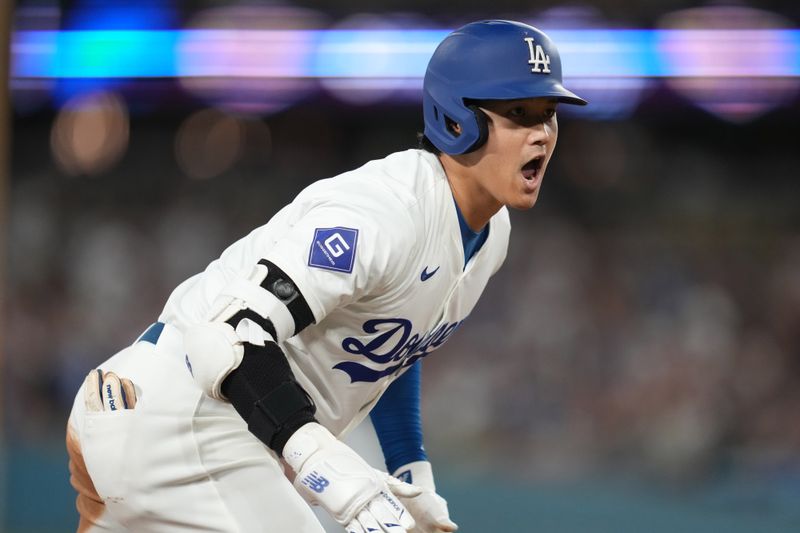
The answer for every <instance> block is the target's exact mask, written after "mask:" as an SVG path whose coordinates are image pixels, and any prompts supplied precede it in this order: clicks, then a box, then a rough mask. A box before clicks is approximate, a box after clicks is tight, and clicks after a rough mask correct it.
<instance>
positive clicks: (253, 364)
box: [222, 342, 316, 455]
mask: <svg viewBox="0 0 800 533" xmlns="http://www.w3.org/2000/svg"><path fill="white" fill-rule="evenodd" d="M222 393H223V394H224V395H225V396H226V397H227V398H228V399H229V400H230V402H231V404H232V405H233V407H234V408H235V409H236V411H237V412H238V413H239V414H240V415H241V417H242V418H244V419H245V421H246V422H247V428H248V429H249V430H250V432H251V433H253V435H255V436H256V437H258V439H259V440H260V441H261V442H263V443H264V444H266V445H267V446H269V447H270V448H272V449H273V450H275V452H277V453H278V455H281V454H282V453H283V447H284V446H285V445H286V441H288V440H289V437H291V436H292V434H293V433H294V432H295V431H296V430H297V429H298V428H300V427H301V426H303V425H305V424H307V423H309V422H315V421H316V419H315V418H314V413H315V412H316V406H315V405H314V402H313V401H312V400H311V397H310V396H309V395H308V393H306V391H305V390H304V389H303V388H302V387H301V386H300V384H299V383H297V380H296V379H295V377H294V374H293V373H292V369H291V368H290V367H289V362H288V361H287V360H286V356H285V355H284V353H283V351H282V350H281V349H280V347H279V346H278V345H277V344H275V343H274V342H267V343H266V345H265V346H256V345H253V344H250V343H245V344H244V357H243V358H242V363H241V364H240V365H239V366H238V367H237V368H236V369H235V370H234V371H233V372H231V373H230V374H228V377H226V378H225V380H224V381H223V382H222Z"/></svg>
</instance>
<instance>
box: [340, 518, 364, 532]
mask: <svg viewBox="0 0 800 533" xmlns="http://www.w3.org/2000/svg"><path fill="white" fill-rule="evenodd" d="M344 529H345V531H347V533H366V531H364V528H363V527H361V524H359V523H358V518H357V517H356V518H353V520H352V521H351V522H350V523H349V524H347V526H345V528H344Z"/></svg>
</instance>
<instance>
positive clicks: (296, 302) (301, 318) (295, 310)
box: [234, 259, 314, 335]
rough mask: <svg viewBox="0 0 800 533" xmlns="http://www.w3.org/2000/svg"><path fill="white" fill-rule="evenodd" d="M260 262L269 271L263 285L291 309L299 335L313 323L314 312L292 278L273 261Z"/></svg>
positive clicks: (295, 329)
mask: <svg viewBox="0 0 800 533" xmlns="http://www.w3.org/2000/svg"><path fill="white" fill-rule="evenodd" d="M258 264H259V265H264V266H266V267H267V271H268V273H267V277H266V278H264V281H262V282H261V286H262V287H263V288H264V289H266V290H268V291H269V292H271V293H272V294H274V295H275V296H276V297H277V298H278V299H279V300H280V301H282V302H283V303H284V305H285V306H286V307H287V308H288V309H289V312H290V313H291V314H292V318H293V319H294V334H295V335H297V334H298V333H300V332H301V331H303V330H304V329H305V328H306V326H308V325H309V324H313V323H314V314H313V313H312V312H311V308H310V307H308V303H306V299H305V298H303V295H302V294H300V290H299V289H298V288H297V285H295V283H294V281H292V278H290V277H289V276H288V274H286V273H285V272H284V271H283V270H281V269H280V268H278V266H277V265H275V263H273V262H272V261H269V260H267V259H262V260H261V261H259V262H258ZM234 327H236V326H234Z"/></svg>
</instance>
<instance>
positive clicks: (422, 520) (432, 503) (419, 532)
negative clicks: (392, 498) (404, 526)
mask: <svg viewBox="0 0 800 533" xmlns="http://www.w3.org/2000/svg"><path fill="white" fill-rule="evenodd" d="M394 477H396V478H398V479H401V480H403V481H408V482H410V483H413V484H414V485H415V486H417V487H421V488H422V492H421V493H420V494H419V495H417V496H412V497H407V496H403V495H401V494H398V495H397V497H398V498H400V500H401V501H402V502H403V505H405V506H406V508H407V509H408V511H409V512H410V513H411V515H412V516H413V517H414V520H415V521H416V523H417V524H416V526H415V527H414V529H412V530H411V533H441V532H448V533H449V532H451V531H456V530H457V529H458V525H456V523H455V522H453V521H452V520H450V513H449V511H448V510H447V501H446V500H445V499H444V498H442V497H441V496H439V495H438V494H437V493H436V485H435V484H434V483H433V470H432V469H431V464H430V463H429V462H428V461H415V462H413V463H409V464H407V465H405V466H401V467H400V468H398V469H397V470H396V471H395V472H394Z"/></svg>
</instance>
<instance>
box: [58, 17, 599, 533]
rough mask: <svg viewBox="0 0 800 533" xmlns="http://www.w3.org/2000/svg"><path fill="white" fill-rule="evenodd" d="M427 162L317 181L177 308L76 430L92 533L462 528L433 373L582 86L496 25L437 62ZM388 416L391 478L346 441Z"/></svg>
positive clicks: (71, 443)
mask: <svg viewBox="0 0 800 533" xmlns="http://www.w3.org/2000/svg"><path fill="white" fill-rule="evenodd" d="M423 90H424V92H423V108H424V109H423V111H424V124H425V128H424V136H423V137H422V140H421V148H420V149H413V150H406V151H403V152H398V153H393V154H391V155H389V156H387V157H386V158H384V159H380V160H375V161H370V162H368V163H367V164H365V165H364V166H362V167H361V168H358V169H355V170H352V171H350V172H346V173H344V174H341V175H339V176H336V177H333V178H330V179H325V180H321V181H318V182H316V183H314V184H312V185H311V186H309V187H308V188H306V189H305V190H303V191H302V192H301V193H300V194H299V195H298V196H297V197H296V198H295V200H294V201H293V202H292V203H291V204H289V205H287V206H286V207H284V208H283V209H281V210H280V211H279V212H278V213H277V214H275V216H273V217H272V219H271V220H269V222H267V223H266V224H265V225H263V226H261V227H259V228H257V229H255V230H254V231H253V232H252V233H250V234H249V235H247V236H246V237H244V238H242V239H240V240H239V241H237V242H235V243H233V244H232V245H231V246H230V247H229V248H228V249H226V250H225V251H224V252H223V253H222V255H221V256H220V257H219V258H218V259H216V260H215V261H213V262H211V264H209V265H208V267H207V268H206V269H205V271H203V272H202V273H200V274H197V275H195V276H193V277H191V278H189V279H187V280H186V281H184V282H183V283H182V284H180V285H179V286H178V287H177V288H176V289H175V290H174V291H173V293H172V294H171V295H170V297H169V299H168V301H167V303H166V306H165V307H164V310H163V312H162V313H161V315H160V316H159V317H158V321H157V322H156V323H154V324H153V325H152V326H151V327H150V328H148V329H147V330H146V331H145V332H144V333H143V334H142V335H141V336H140V337H139V338H138V339H137V340H136V341H135V342H134V343H133V345H131V346H129V347H127V348H125V349H123V350H122V351H120V352H119V353H117V354H116V355H114V356H113V357H111V358H110V359H108V360H107V361H105V362H104V363H103V364H102V365H101V367H100V369H99V370H95V371H92V372H91V373H90V374H89V377H88V378H87V379H86V381H85V382H84V384H83V386H82V387H81V389H80V390H79V391H78V394H77V396H76V400H75V404H74V407H73V410H72V413H71V417H70V420H69V423H68V431H67V433H68V434H67V445H68V449H69V454H70V468H71V471H72V474H73V476H72V483H73V485H74V487H75V488H76V490H77V491H78V499H77V507H78V510H79V512H80V526H79V531H135V532H149V531H152V532H159V533H163V532H173V531H174V532H179V531H195V530H201V531H219V532H235V531H236V532H238V531H241V532H248V533H250V532H273V533H276V532H293V533H321V532H322V531H323V529H322V526H321V525H320V523H319V521H318V520H317V519H316V518H315V516H314V513H313V512H312V511H311V509H310V507H309V505H308V504H314V505H319V506H321V507H322V508H323V509H325V511H327V513H329V514H330V515H331V516H332V517H333V518H334V519H335V520H336V521H337V522H338V523H340V524H341V525H342V526H344V528H345V529H346V530H347V531H348V532H352V533H366V532H373V531H380V532H386V533H394V532H397V533H400V532H405V531H414V532H422V533H433V532H449V531H455V530H456V528H457V526H456V524H455V523H454V522H453V521H452V520H451V519H450V517H449V513H448V509H447V503H446V502H445V500H444V499H443V498H442V497H441V496H440V495H438V494H437V493H436V486H435V484H434V478H433V473H432V469H431V465H430V463H429V462H428V461H427V458H426V455H425V451H424V448H423V446H422V430H421V423H420V414H419V413H420V409H419V402H420V374H421V371H422V367H421V362H422V359H423V358H425V357H427V356H428V355H430V354H431V352H433V351H434V350H435V349H437V348H438V347H440V346H441V345H442V344H444V343H445V341H447V339H448V338H450V336H451V335H453V333H454V332H455V331H456V330H457V329H458V328H459V327H460V326H461V324H462V323H463V322H464V320H465V319H466V318H467V316H468V315H469V313H470V311H471V310H472V308H473V307H474V305H475V303H476V302H477V300H478V298H479V297H480V295H481V293H482V291H483V290H484V288H485V286H486V283H487V281H488V280H489V278H490V277H491V276H492V275H493V274H494V273H495V272H496V271H497V269H498V268H500V265H501V264H502V262H503V260H504V258H505V255H506V249H507V245H508V239H509V230H510V226H509V218H508V212H507V207H512V208H517V209H528V208H531V207H533V205H534V204H535V203H536V199H537V197H538V195H539V190H540V187H541V184H542V180H543V178H544V174H545V171H546V169H547V165H548V162H549V161H550V158H551V156H552V155H553V150H554V148H555V145H556V138H557V136H558V127H557V121H556V108H557V106H558V105H559V103H567V104H579V105H583V104H585V103H586V102H585V101H584V100H582V99H581V98H579V97H578V96H576V95H575V94H573V93H572V92H570V91H568V90H567V89H565V88H564V87H563V85H562V79H561V63H560V59H559V54H558V51H557V49H556V47H555V45H554V44H553V43H552V41H551V40H550V39H549V38H548V37H547V36H546V35H545V34H544V33H542V32H541V31H539V30H538V29H535V28H533V27H531V26H528V25H525V24H520V23H516V22H509V21H497V20H493V21H481V22H475V23H471V24H467V25H466V26H464V27H462V28H460V29H458V30H456V31H455V32H453V33H451V34H450V35H449V36H447V37H446V38H445V39H444V41H443V42H442V43H441V44H440V45H439V46H438V47H437V49H436V51H435V52H434V54H433V56H432V58H431V60H430V63H429V65H428V68H427V72H426V74H425V79H424V88H423ZM368 414H371V418H372V421H373V423H374V425H375V428H376V432H377V434H378V437H379V440H380V443H381V447H382V450H383V453H384V456H385V459H386V466H387V470H388V472H390V473H391V475H389V473H387V472H383V471H379V470H376V469H373V468H371V467H370V466H368V464H367V463H366V462H365V461H364V460H363V459H362V458H361V457H360V456H359V455H358V454H357V453H356V452H354V451H353V449H351V448H350V447H348V446H347V445H345V444H344V443H343V442H342V441H341V440H340V437H341V436H343V435H345V434H346V433H347V432H348V430H350V429H351V428H353V427H354V426H355V425H357V424H358V423H359V422H360V421H362V420H363V419H364V418H365V417H366V416H367V415H368Z"/></svg>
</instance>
